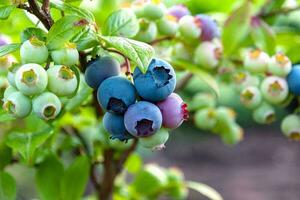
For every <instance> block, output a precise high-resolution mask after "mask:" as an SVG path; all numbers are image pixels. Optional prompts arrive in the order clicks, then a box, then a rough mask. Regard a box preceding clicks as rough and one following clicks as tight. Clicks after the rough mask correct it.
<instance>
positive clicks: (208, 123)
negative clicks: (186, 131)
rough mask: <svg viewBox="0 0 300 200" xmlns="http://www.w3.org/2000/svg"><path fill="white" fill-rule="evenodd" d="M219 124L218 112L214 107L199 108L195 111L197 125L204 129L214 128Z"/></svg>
mask: <svg viewBox="0 0 300 200" xmlns="http://www.w3.org/2000/svg"><path fill="white" fill-rule="evenodd" d="M216 124H217V112H216V110H215V109H214V108H206V109H202V110H198V111H197V112H196V113H195V125H196V126H197V127H198V128H200V129H202V130H206V131H209V130H212V129H213V128H214V127H215V126H216Z"/></svg>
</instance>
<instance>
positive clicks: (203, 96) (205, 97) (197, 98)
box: [188, 92, 217, 111]
mask: <svg viewBox="0 0 300 200" xmlns="http://www.w3.org/2000/svg"><path fill="white" fill-rule="evenodd" d="M216 104H217V102H216V98H215V97H214V95H212V94H211V93H203V92H199V93H197V94H196V95H194V96H193V98H192V101H191V102H189V105H188V107H189V110H191V111H192V110H199V109H203V108H213V107H215V106H216Z"/></svg>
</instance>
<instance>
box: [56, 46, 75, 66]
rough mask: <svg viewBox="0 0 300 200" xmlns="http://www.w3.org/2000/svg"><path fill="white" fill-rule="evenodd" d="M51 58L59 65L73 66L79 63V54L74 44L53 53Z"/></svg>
mask: <svg viewBox="0 0 300 200" xmlns="http://www.w3.org/2000/svg"><path fill="white" fill-rule="evenodd" d="M51 57H52V59H53V61H54V63H55V64H58V65H67V66H71V65H76V64H77V63H78V62H79V53H78V51H77V49H76V45H75V44H73V43H67V44H66V45H65V48H62V49H58V50H54V51H52V52H51Z"/></svg>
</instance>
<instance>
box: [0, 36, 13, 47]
mask: <svg viewBox="0 0 300 200" xmlns="http://www.w3.org/2000/svg"><path fill="white" fill-rule="evenodd" d="M9 43H11V40H10V38H9V37H7V36H6V35H1V34H0V47H1V46H3V45H7V44H9Z"/></svg>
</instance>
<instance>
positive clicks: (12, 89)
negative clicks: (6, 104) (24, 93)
mask: <svg viewBox="0 0 300 200" xmlns="http://www.w3.org/2000/svg"><path fill="white" fill-rule="evenodd" d="M14 92H18V90H17V89H16V88H15V87H13V86H11V85H10V86H8V87H7V88H6V89H5V91H4V94H3V100H5V99H7V98H8V97H9V96H10V95H11V94H12V93H14Z"/></svg>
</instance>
